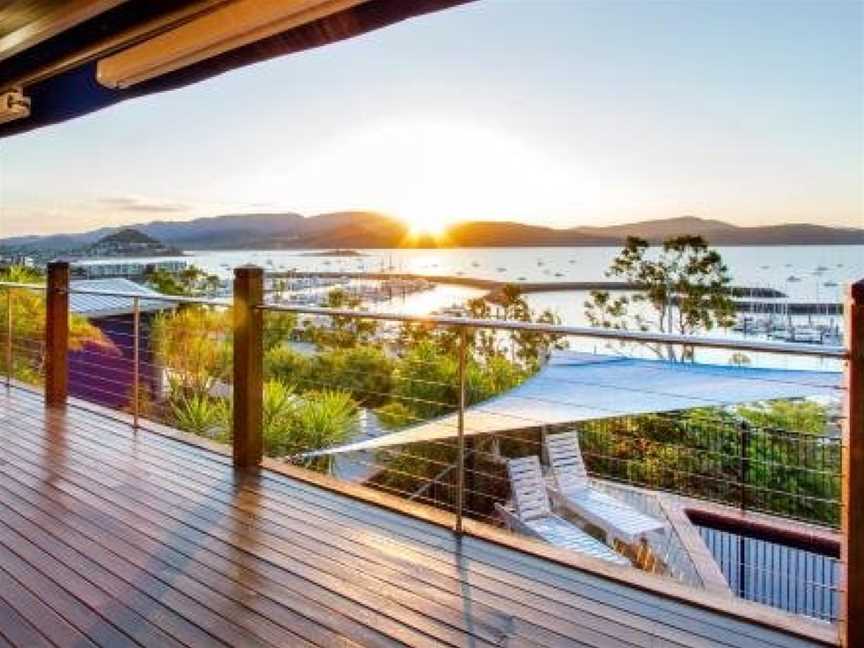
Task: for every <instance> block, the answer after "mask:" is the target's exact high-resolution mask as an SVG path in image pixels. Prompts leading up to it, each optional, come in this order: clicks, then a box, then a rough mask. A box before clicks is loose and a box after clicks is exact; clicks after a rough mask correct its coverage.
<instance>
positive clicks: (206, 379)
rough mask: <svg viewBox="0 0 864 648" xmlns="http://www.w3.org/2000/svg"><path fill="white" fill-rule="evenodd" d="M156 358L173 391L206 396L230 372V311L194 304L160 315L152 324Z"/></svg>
mask: <svg viewBox="0 0 864 648" xmlns="http://www.w3.org/2000/svg"><path fill="white" fill-rule="evenodd" d="M150 335H151V344H152V347H153V350H154V352H155V355H156V359H157V361H158V363H159V365H160V366H161V367H163V368H164V369H165V371H166V373H167V375H168V379H169V382H170V387H171V391H172V394H178V395H182V396H192V395H197V396H207V395H208V394H210V391H211V389H212V387H213V386H214V384H216V383H217V382H220V381H222V382H228V381H229V380H230V372H231V312H230V311H229V310H217V309H213V308H206V307H202V306H194V307H190V308H184V309H181V310H176V311H173V312H170V313H160V314H159V315H157V316H156V317H155V318H154V320H153V324H152V327H151V332H150Z"/></svg>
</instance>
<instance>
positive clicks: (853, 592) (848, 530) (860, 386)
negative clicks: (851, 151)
mask: <svg viewBox="0 0 864 648" xmlns="http://www.w3.org/2000/svg"><path fill="white" fill-rule="evenodd" d="M845 316H846V331H845V335H846V350H847V352H848V354H849V358H848V360H847V362H846V393H845V400H844V407H843V410H844V411H843V413H844V417H843V421H844V425H843V463H842V471H843V472H842V480H843V488H842V497H843V500H842V502H843V508H842V512H843V519H842V527H843V542H842V548H841V555H840V558H841V560H842V563H843V567H844V569H843V585H844V587H843V592H842V596H841V603H840V623H839V628H840V643H841V645H843V646H845V647H846V648H853V647H854V646H864V280H861V281H858V282H857V283H854V284H852V285H851V286H850V287H849V298H848V299H847V300H846V313H845Z"/></svg>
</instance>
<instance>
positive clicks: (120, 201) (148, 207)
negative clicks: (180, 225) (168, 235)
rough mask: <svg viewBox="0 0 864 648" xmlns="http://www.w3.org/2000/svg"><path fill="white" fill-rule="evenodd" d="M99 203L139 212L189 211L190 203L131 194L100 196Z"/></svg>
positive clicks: (125, 210) (165, 212) (120, 209)
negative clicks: (139, 196) (165, 200)
mask: <svg viewBox="0 0 864 648" xmlns="http://www.w3.org/2000/svg"><path fill="white" fill-rule="evenodd" d="M98 203H99V204H100V205H102V206H104V207H107V208H109V209H113V210H116V211H123V212H134V213H139V214H140V213H149V214H176V213H180V212H185V211H189V206H188V205H183V204H180V203H165V202H157V201H150V200H143V199H141V198H135V197H131V196H109V197H106V198H100V199H99V200H98Z"/></svg>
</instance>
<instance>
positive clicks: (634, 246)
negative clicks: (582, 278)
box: [585, 235, 734, 361]
mask: <svg viewBox="0 0 864 648" xmlns="http://www.w3.org/2000/svg"><path fill="white" fill-rule="evenodd" d="M606 275H607V276H609V277H615V278H617V279H621V280H623V281H625V282H626V283H628V284H632V285H633V286H634V287H635V291H636V292H635V294H633V295H631V296H627V295H624V296H621V297H616V298H612V297H611V296H610V294H609V293H608V292H606V291H593V292H592V293H591V299H590V300H589V301H586V302H585V315H586V317H587V318H588V320H589V321H590V322H591V324H592V325H593V326H602V327H604V328H612V329H616V330H639V331H651V330H656V331H661V332H664V333H677V334H681V335H694V334H698V333H701V332H703V331H710V330H712V329H713V328H715V327H718V326H719V327H726V326H731V324H732V323H733V321H734V319H733V315H734V305H733V302H732V299H731V287H730V284H731V281H732V279H731V277H730V275H729V271H728V269H727V267H726V265H725V264H724V263H723V259H722V257H721V256H720V253H719V252H717V251H716V250H714V249H712V248H710V247H709V246H708V243H707V242H706V241H705V239H704V238H702V237H701V236H691V235H685V236H676V237H672V238H670V239H668V240H666V241H665V242H664V243H663V246H662V248H661V250H660V252H659V254H658V255H655V256H649V245H648V242H647V241H645V240H644V239H641V238H637V237H632V236H631V237H628V238H627V242H626V244H625V246H624V248H623V249H622V250H621V252H619V254H618V256H617V257H615V259H614V260H613V261H612V263H611V265H610V267H609V270H608V271H607V272H606ZM645 346H647V347H648V348H650V349H651V350H652V351H653V352H654V353H656V354H657V356H658V357H661V358H665V359H668V360H672V361H681V360H686V359H692V356H693V349H692V347H684V348H682V349H681V350H680V351H678V350H676V348H675V346H674V345H660V344H646V345H645Z"/></svg>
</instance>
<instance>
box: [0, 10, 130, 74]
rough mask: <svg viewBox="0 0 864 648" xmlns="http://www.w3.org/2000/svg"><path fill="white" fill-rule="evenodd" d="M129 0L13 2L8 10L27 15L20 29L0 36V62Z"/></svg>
mask: <svg viewBox="0 0 864 648" xmlns="http://www.w3.org/2000/svg"><path fill="white" fill-rule="evenodd" d="M126 1H127V0H64V1H63V2H50V3H41V4H40V3H36V4H33V3H30V5H29V6H25V3H23V2H22V3H20V5H21V6H20V8H17V7H15V4H16V3H14V2H13V3H12V5H11V6H9V7H8V8H7V9H6V11H8V12H10V14H11V15H12V16H13V17H14V12H16V11H20V12H21V13H22V14H25V15H26V16H27V18H29V17H30V15H32V16H34V19H32V20H29V19H25V22H24V24H22V25H21V26H20V27H18V28H17V29H14V30H13V31H11V32H9V33H7V34H3V35H2V36H0V61H4V60H5V59H8V58H10V57H12V56H14V55H15V54H18V53H20V52H22V51H24V50H26V49H28V48H30V47H33V46H34V45H38V44H39V43H41V42H43V41H46V40H48V39H49V38H51V37H52V36H56V35H57V34H59V33H61V32H64V31H66V30H67V29H71V28H72V27H75V26H76V25H79V24H81V23H83V22H85V21H87V20H89V19H90V18H93V17H95V16H98V15H99V14H101V13H104V12H106V11H108V10H109V9H113V8H114V7H116V6H118V5H121V4H123V3H124V2H126Z"/></svg>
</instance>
